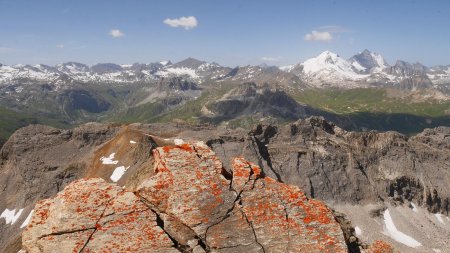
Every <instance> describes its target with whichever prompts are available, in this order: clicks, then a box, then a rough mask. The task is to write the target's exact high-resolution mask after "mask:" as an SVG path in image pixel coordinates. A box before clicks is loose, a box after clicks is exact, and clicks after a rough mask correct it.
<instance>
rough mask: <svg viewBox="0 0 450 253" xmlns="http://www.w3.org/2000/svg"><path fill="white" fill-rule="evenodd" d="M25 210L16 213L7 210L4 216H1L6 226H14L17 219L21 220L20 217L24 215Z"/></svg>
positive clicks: (3, 213)
mask: <svg viewBox="0 0 450 253" xmlns="http://www.w3.org/2000/svg"><path fill="white" fill-rule="evenodd" d="M22 212H23V208H22V209H19V211H18V212H17V213H16V209H12V210H9V209H8V208H6V209H5V210H4V211H3V212H2V214H1V215H0V218H4V219H5V220H6V224H10V225H12V224H14V223H15V222H16V221H17V219H19V217H20V215H22Z"/></svg>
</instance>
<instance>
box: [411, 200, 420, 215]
mask: <svg viewBox="0 0 450 253" xmlns="http://www.w3.org/2000/svg"><path fill="white" fill-rule="evenodd" d="M411 206H412V210H413V211H414V212H416V213H418V212H419V209H417V206H416V205H415V204H414V203H413V202H411Z"/></svg>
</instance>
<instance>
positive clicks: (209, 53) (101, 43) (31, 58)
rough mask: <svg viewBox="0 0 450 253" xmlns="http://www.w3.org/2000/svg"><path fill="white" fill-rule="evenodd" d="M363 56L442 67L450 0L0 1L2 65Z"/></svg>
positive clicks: (448, 45)
mask: <svg viewBox="0 0 450 253" xmlns="http://www.w3.org/2000/svg"><path fill="white" fill-rule="evenodd" d="M181 17H186V18H187V19H184V20H180V19H179V18H181ZM167 19H170V20H167ZM164 21H166V22H164ZM171 25H172V26H171ZM176 25H178V26H176ZM182 25H185V26H182ZM112 30H115V31H114V32H112ZM113 35H115V36H113ZM366 48H367V49H369V50H371V51H375V52H378V53H381V54H382V55H383V56H384V57H385V58H386V60H387V61H388V62H389V63H390V64H393V63H395V61H396V60H397V59H402V60H406V61H409V62H417V61H418V62H421V63H423V64H425V65H429V66H432V65H438V64H445V65H447V64H450V1H446V0H442V1H426V0H423V1H419V0H416V1H412V0H408V1H407V0H397V1H392V0H386V1H381V0H378V1H374V0H373V1H369V0H359V1H350V0H347V1H344V0H342V1H339V0H335V1H325V0H323V1H322V0H311V1H302V0H297V1H294V0H292V1H282V0H278V1H268V0H242V1H237V0H235V1H231V0H228V1H222V0H209V1H207V0H197V1H189V0H164V1H144V0H127V1H124V0H123V1H119V0H108V1H107V0H104V1H100V0H89V1H88V0H77V1H66V0H40V1H36V0H29V1H24V0H0V63H3V64H17V63H24V64H37V63H44V64H50V65H54V64H57V63H60V62H67V61H77V62H82V63H86V64H95V63H98V62H114V63H120V64H126V63H133V62H143V63H147V62H154V61H159V60H164V59H170V60H172V61H174V62H176V61H179V60H182V59H184V58H187V57H189V56H191V57H194V58H197V59H202V60H206V61H215V62H218V63H220V64H222V65H226V66H236V65H247V64H260V63H262V62H266V63H268V64H271V65H285V64H292V63H297V62H300V61H303V60H305V59H307V58H309V57H312V56H315V55H317V54H319V53H320V52H322V51H324V50H330V51H333V52H336V53H338V54H339V55H341V56H343V57H345V58H348V57H350V56H352V55H353V54H355V53H357V52H358V51H361V50H363V49H366Z"/></svg>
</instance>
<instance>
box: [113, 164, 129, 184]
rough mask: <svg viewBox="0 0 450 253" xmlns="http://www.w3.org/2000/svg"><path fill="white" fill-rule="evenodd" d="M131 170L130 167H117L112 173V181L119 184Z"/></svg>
mask: <svg viewBox="0 0 450 253" xmlns="http://www.w3.org/2000/svg"><path fill="white" fill-rule="evenodd" d="M129 168H130V166H128V167H126V168H125V166H119V167H117V168H116V169H115V170H114V172H113V173H112V175H111V177H110V178H111V180H112V181H113V182H117V181H119V180H120V179H121V178H122V176H123V175H124V174H125V172H127V170H128V169H129Z"/></svg>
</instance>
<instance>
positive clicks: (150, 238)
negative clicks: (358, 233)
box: [23, 142, 348, 252]
mask: <svg viewBox="0 0 450 253" xmlns="http://www.w3.org/2000/svg"><path fill="white" fill-rule="evenodd" d="M153 154H154V158H155V164H154V171H155V173H156V174H155V175H154V176H151V177H149V178H147V179H146V180H144V181H143V182H142V183H141V184H140V185H139V186H137V188H136V189H134V190H135V193H132V192H131V191H127V190H124V189H121V188H120V187H118V186H117V185H115V184H110V183H106V182H105V181H104V180H102V179H98V178H92V179H82V180H78V181H75V182H73V183H71V184H70V185H69V186H67V187H66V188H65V189H64V191H62V192H60V193H58V195H57V196H56V197H55V198H53V199H46V200H43V201H40V202H39V203H38V204H37V205H36V208H35V212H34V214H33V217H32V220H31V223H30V224H29V225H28V227H27V229H26V230H25V231H24V233H23V247H24V249H25V250H26V251H28V252H53V251H55V250H57V251H58V252H81V251H83V252H99V251H107V252H109V251H116V252H125V251H127V252H137V251H139V252H179V251H182V252H347V251H348V249H347V245H346V243H345V238H344V235H343V233H342V230H341V227H340V225H339V223H338V222H337V221H336V219H335V217H334V215H333V212H332V211H331V210H330V209H329V208H328V207H327V206H326V205H325V204H324V203H322V202H320V201H317V200H313V199H308V198H307V197H306V196H305V195H304V194H303V192H302V191H300V189H299V188H298V187H296V186H292V185H286V184H284V183H280V182H278V181H276V180H274V179H271V178H269V177H266V176H264V175H263V173H262V171H261V170H260V169H259V167H257V166H256V165H254V164H251V163H249V162H247V161H246V160H245V159H243V158H236V159H235V160H234V161H233V167H232V174H228V173H227V172H226V171H225V170H224V169H223V167H222V163H221V162H220V160H219V159H218V158H217V157H216V156H215V154H214V152H213V151H212V150H211V149H210V148H209V147H208V146H206V145H205V144H203V143H201V142H198V143H192V144H182V145H178V146H165V147H160V148H156V149H155V150H154V151H153Z"/></svg>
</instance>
